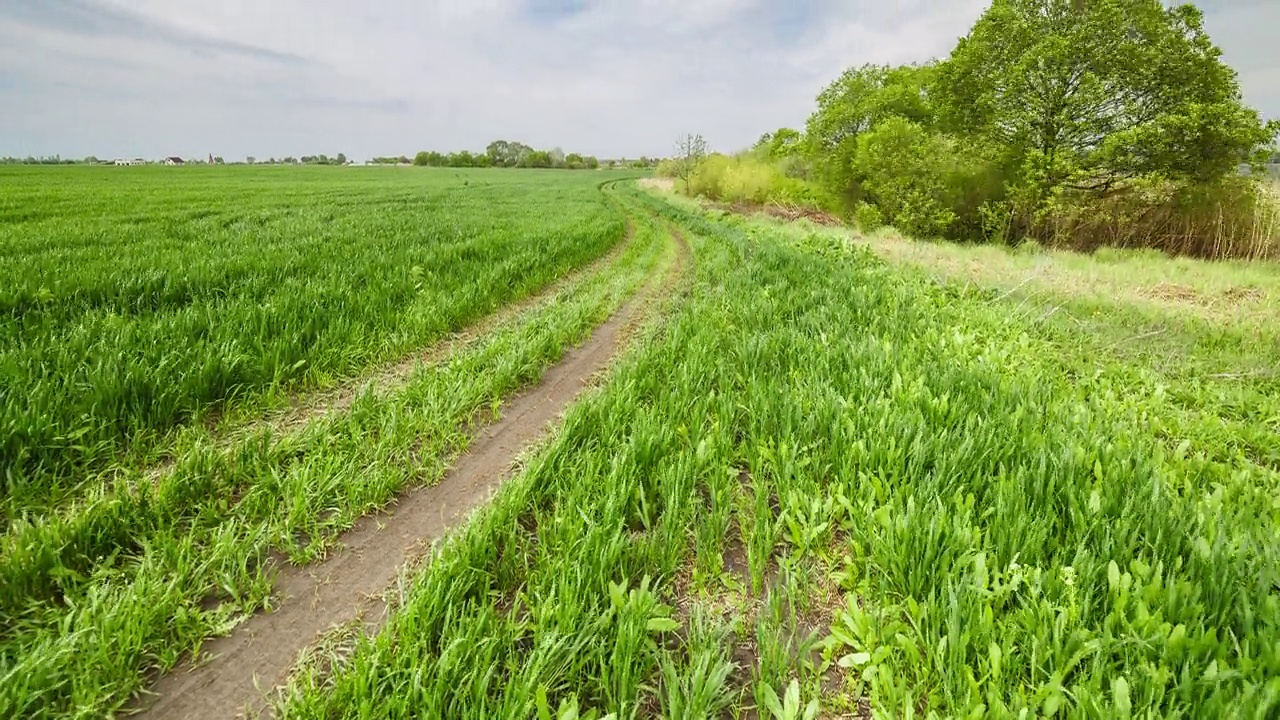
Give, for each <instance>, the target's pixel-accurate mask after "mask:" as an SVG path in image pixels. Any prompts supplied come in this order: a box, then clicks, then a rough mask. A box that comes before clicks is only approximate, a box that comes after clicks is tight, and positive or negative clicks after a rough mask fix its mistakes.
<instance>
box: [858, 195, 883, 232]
mask: <svg viewBox="0 0 1280 720" xmlns="http://www.w3.org/2000/svg"><path fill="white" fill-rule="evenodd" d="M853 220H854V222H856V223H857V225H858V229H859V230H861V231H862V232H872V231H875V230H877V229H879V228H880V227H881V226H883V225H884V215H883V214H881V212H880V208H878V207H876V206H875V205H872V204H871V203H865V202H862V203H858V207H857V209H855V210H854V211H853Z"/></svg>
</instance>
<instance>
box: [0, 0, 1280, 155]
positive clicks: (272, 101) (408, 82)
mask: <svg viewBox="0 0 1280 720" xmlns="http://www.w3.org/2000/svg"><path fill="white" fill-rule="evenodd" d="M986 4H987V0H217V1H216V2H209V0H0V156H4V155H11V156H26V155H53V154H60V155H62V156H64V157H83V156H86V155H91V154H92V155H96V156H99V157H103V158H111V157H134V156H140V157H148V158H155V157H163V156H166V155H175V154H176V155H184V156H198V157H204V156H206V155H208V154H214V155H220V156H223V157H225V158H227V159H228V160H232V159H242V158H244V157H246V156H256V157H259V158H267V157H272V156H274V157H283V156H286V155H295V156H296V155H304V154H306V155H314V154H320V153H325V154H328V155H336V154H338V153H339V152H342V153H345V154H346V155H347V156H348V157H350V158H354V159H364V158H368V157H371V156H375V155H400V154H408V155H412V154H413V153H414V152H416V151H418V150H425V149H431V150H441V151H452V150H464V149H466V150H482V149H483V148H484V147H485V146H486V145H487V144H488V143H489V142H490V141H491V140H496V139H507V140H515V141H520V142H524V143H526V144H528V145H532V146H534V147H539V148H552V147H561V148H563V149H564V150H565V151H567V152H580V153H583V154H591V155H596V156H599V157H609V158H617V157H638V156H640V155H650V156H665V155H669V154H671V152H672V148H673V146H674V143H675V139H676V138H677V137H679V136H680V135H682V134H684V133H689V132H694V133H701V134H703V135H704V136H705V137H706V138H707V141H708V143H709V144H710V145H711V147H712V148H714V149H717V150H724V151H732V150H737V149H740V148H743V147H746V146H748V145H750V144H751V143H752V142H753V141H754V140H755V139H756V138H757V137H759V135H760V134H761V133H763V132H766V131H769V130H773V129H775V128H778V127H783V126H788V127H802V126H803V124H804V120H805V118H806V117H807V116H808V115H809V113H810V112H811V111H812V110H813V107H814V98H815V97H816V96H817V94H818V92H820V91H821V89H822V88H823V87H824V86H825V85H826V84H828V83H829V82H831V81H832V80H833V79H835V78H836V77H837V76H838V75H839V74H840V73H841V72H842V71H843V70H844V69H845V68H848V67H851V66H855V65H861V64H863V63H868V62H870V63H905V62H916V61H921V62H922V61H926V60H928V59H930V58H933V57H940V56H945V55H946V54H947V53H948V52H950V50H951V48H952V47H953V46H954V44H955V41H956V39H957V38H958V37H960V36H962V35H964V34H965V33H966V32H967V31H968V29H969V27H970V26H971V25H972V24H973V22H974V20H976V19H977V17H978V16H979V15H980V14H981V12H982V10H983V9H984V7H985V6H986ZM1199 4H1200V6H1201V7H1202V8H1203V9H1204V10H1205V13H1206V25H1207V27H1208V30H1209V33H1210V35H1211V37H1212V38H1213V39H1214V40H1215V42H1216V43H1217V44H1218V45H1219V46H1220V47H1221V48H1222V49H1223V51H1224V55H1225V59H1226V60H1227V62H1228V63H1230V64H1231V65H1232V66H1233V67H1235V68H1236V70H1237V71H1238V72H1239V73H1240V81H1241V85H1242V87H1243V90H1244V94H1245V100H1246V102H1248V103H1249V104H1251V105H1253V106H1254V107H1257V108H1258V109H1260V110H1262V111H1263V114H1264V115H1265V116H1267V117H1273V118H1280V52H1276V50H1275V38H1274V28H1277V27H1280V2H1276V0H1202V1H1201V2H1200V3H1199Z"/></svg>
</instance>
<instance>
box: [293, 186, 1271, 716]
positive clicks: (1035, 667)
mask: <svg viewBox="0 0 1280 720" xmlns="http://www.w3.org/2000/svg"><path fill="white" fill-rule="evenodd" d="M645 202H649V203H652V204H653V207H655V209H657V210H659V211H661V212H663V213H665V214H666V215H667V216H668V217H669V218H670V219H671V220H673V221H674V222H676V223H678V224H679V225H680V226H681V227H682V228H683V229H684V231H685V232H686V233H687V234H688V236H689V238H690V240H691V241H692V242H693V245H694V248H695V251H696V256H697V259H698V279H697V282H696V284H695V286H694V288H693V289H692V291H691V295H690V297H689V298H688V299H687V301H686V303H685V305H684V306H683V307H682V308H681V309H679V310H678V311H677V312H676V314H675V316H674V317H673V318H672V319H671V321H670V322H669V323H668V324H667V325H666V326H665V327H664V328H662V329H660V330H656V331H654V334H653V335H652V336H651V337H650V338H649V339H648V341H647V342H645V343H643V344H642V346H641V349H640V350H638V351H637V352H636V353H634V354H633V355H632V356H631V357H630V358H629V359H627V361H625V362H624V363H622V365H621V366H620V367H618V368H617V369H616V370H615V372H614V374H613V375H612V377H611V379H610V382H609V384H608V386H607V387H606V388H604V389H603V390H602V391H601V392H599V393H598V394H596V395H594V396H593V397H591V398H589V399H588V400H586V401H585V402H583V403H582V404H581V405H580V406H579V407H578V408H577V409H576V410H575V411H574V412H573V413H572V414H571V415H570V417H569V418H568V419H567V421H566V423H565V426H564V428H563V429H562V431H561V432H560V433H559V435H558V436H557V437H556V439H555V440H554V441H553V442H552V443H551V444H550V445H549V447H547V448H546V449H545V451H544V452H542V453H540V454H539V455H538V456H537V457H536V458H535V459H534V460H532V462H531V464H530V466H529V467H528V468H527V470H526V471H525V472H524V473H523V474H522V475H521V476H520V477H518V478H517V479H515V480H514V481H512V482H511V483H509V484H508V485H507V486H506V487H505V488H504V490H503V491H502V492H501V494H500V495H499V497H498V498H497V499H496V500H495V502H494V503H493V504H492V505H491V507H490V508H489V509H488V510H487V511H486V512H485V513H484V514H483V515H482V516H481V517H479V518H478V519H477V520H475V521H474V522H473V523H472V524H470V525H469V526H468V527H467V528H466V530H465V531H463V532H461V533H459V534H458V535H457V536H456V537H454V538H453V539H452V541H450V542H448V543H446V544H445V545H444V546H443V547H441V548H440V549H439V550H438V553H437V555H436V556H435V557H434V559H433V561H432V562H431V563H430V565H428V566H427V567H425V568H424V569H422V570H421V571H420V572H419V573H417V574H416V576H415V577H413V578H412V582H411V583H409V584H408V587H407V589H406V590H405V591H404V593H403V596H402V597H401V598H400V601H399V602H400V609H399V611H398V612H397V613H396V614H395V615H394V616H393V617H392V619H391V621H390V623H389V624H388V625H387V627H386V628H385V629H384V631H383V632H382V633H381V634H380V635H379V636H378V637H376V638H373V639H370V640H368V641H365V642H363V643H361V644H360V645H359V646H358V647H357V648H356V649H355V650H354V652H353V653H352V654H351V655H350V657H348V658H346V659H345V660H344V661H343V662H341V663H339V665H338V666H337V667H336V668H335V669H334V671H333V672H319V671H313V672H309V673H302V674H301V675H300V676H299V677H298V679H297V680H296V681H295V684H294V685H293V687H292V688H291V690H290V692H289V694H288V695H287V697H286V699H285V700H284V701H283V702H282V705H281V707H280V713H281V714H282V715H283V716H286V717H307V718H309V717H352V718H355V717H369V718H372V717H390V716H401V715H408V714H415V713H416V714H422V715H428V716H439V717H477V718H479V717H528V716H531V715H538V716H540V717H575V716H579V715H586V716H592V714H595V715H599V714H601V713H612V714H615V715H616V716H617V717H634V716H650V715H666V716H683V717H690V716H699V715H704V714H705V715H719V716H734V717H742V716H746V714H748V713H756V714H758V716H761V717H773V718H798V717H812V714H811V713H816V712H823V713H827V714H828V715H831V716H835V715H838V714H840V713H848V714H853V713H859V712H864V711H873V712H874V713H876V714H877V715H879V716H885V717H915V716H919V717H925V716H940V717H957V716H959V717H1019V716H1030V715H1032V714H1035V715H1043V716H1061V715H1072V716H1087V717H1131V716H1157V717H1266V716H1269V715H1270V714H1274V712H1275V711H1276V710H1277V708H1278V707H1280V704H1278V703H1280V597H1278V596H1277V595H1276V588H1277V587H1278V586H1280V584H1278V583H1280V571H1277V568H1278V567H1280V548H1278V547H1277V543H1276V540H1275V538H1276V530H1277V527H1276V523H1277V520H1278V519H1280V504H1277V501H1276V500H1275V498H1276V495H1275V489H1276V487H1277V483H1276V481H1277V480H1278V479H1280V476H1278V475H1277V472H1276V469H1275V468H1274V467H1267V466H1266V465H1265V464H1261V463H1257V462H1253V461H1251V460H1249V459H1247V458H1241V457H1239V456H1237V455H1234V454H1230V453H1226V454H1224V453H1216V452H1212V450H1213V448H1207V450H1208V451H1204V452H1202V450H1206V448H1193V447H1191V446H1190V445H1189V444H1188V443H1186V442H1185V439H1184V438H1178V437H1162V436H1161V435H1160V433H1159V432H1153V431H1152V430H1153V426H1154V427H1161V426H1162V425H1164V424H1165V421H1166V420H1167V419H1168V418H1177V417H1178V416H1179V414H1180V413H1182V412H1183V411H1184V408H1183V407H1182V405H1183V403H1184V400H1182V399H1179V398H1175V397H1172V396H1171V395H1170V394H1169V393H1158V392H1157V393H1147V392H1144V391H1143V386H1142V385H1141V384H1137V385H1134V386H1132V387H1130V386H1127V385H1126V384H1125V381H1127V380H1128V379H1129V378H1130V377H1131V375H1130V373H1129V371H1128V370H1126V369H1125V367H1124V364H1126V363H1129V364H1131V367H1132V369H1133V372H1136V373H1139V374H1140V375H1141V373H1144V372H1146V370H1147V368H1144V367H1143V366H1142V365H1141V363H1140V361H1139V360H1138V359H1136V358H1133V357H1124V358H1120V357H1117V356H1106V357H1105V358H1103V359H1101V361H1102V362H1108V363H1111V364H1112V365H1119V366H1121V367H1119V368H1118V369H1116V370H1114V372H1112V373H1111V374H1107V373H1102V374H1100V375H1096V376H1091V377H1084V378H1082V377H1080V376H1079V375H1078V374H1077V370H1078V367H1077V366H1076V364H1075V363H1076V362H1077V361H1081V357H1080V356H1081V352H1080V351H1077V353H1076V354H1075V355H1072V356H1070V357H1068V358H1066V360H1067V361H1066V362H1064V361H1063V358H1062V356H1061V355H1060V351H1061V349H1062V346H1061V344H1060V343H1061V342H1062V341H1063V336H1060V335H1059V334H1057V333H1058V332H1059V329H1058V328H1056V327H1054V326H1045V325H1043V324H1040V323H1037V321H1036V319H1035V318H1036V317H1038V316H1032V317H1027V316H1026V315H1025V314H1024V313H1021V312H1018V311H1017V309H1018V305H1017V303H1016V302H1014V303H1011V302H1010V298H1009V297H1008V296H1004V297H1002V295H1004V293H1000V292H997V291H994V290H984V289H980V288H966V287H965V286H964V285H956V284H953V283H939V282H937V281H936V279H935V278H934V277H931V276H930V275H929V274H927V273H923V272H919V271H916V270H911V269H903V268H894V267H890V266H887V265H885V264H884V263H883V262H882V261H880V260H878V259H877V258H876V257H875V256H873V255H872V254H871V253H870V252H868V251H867V250H865V249H861V248H859V247H857V246H855V245H852V244H850V243H848V242H847V241H845V240H843V239H840V238H833V237H830V236H824V235H821V234H819V233H807V234H804V235H803V236H801V237H795V236H792V235H789V234H788V233H786V232H783V231H781V230H780V229H779V228H778V227H776V226H773V225H770V224H769V223H762V222H759V221H750V220H743V219H740V218H732V217H720V218H718V219H708V218H707V217H704V216H703V215H701V214H697V213H694V212H691V211H689V210H688V209H687V208H682V207H678V206H672V205H667V204H664V203H663V201H660V200H645ZM1076 337H1080V335H1079V333H1077V335H1076ZM1195 400H1196V399H1195V398H1193V399H1192V402H1194V401H1195ZM1166 427H1172V428H1174V432H1175V433H1176V432H1178V431H1179V430H1178V427H1179V426H1178V425H1177V423H1173V422H1170V423H1168V425H1167V426H1166ZM1225 432H1226V433H1227V435H1230V434H1231V432H1232V430H1231V429H1230V428H1228V430H1227V431H1225ZM1224 437H1225V436H1224ZM1196 440H1197V441H1198V442H1214V439H1213V438H1212V437H1211V436H1206V435H1198V436H1196ZM739 561H740V562H739ZM741 565H745V569H742V568H741ZM815 703H816V705H817V707H814V706H815Z"/></svg>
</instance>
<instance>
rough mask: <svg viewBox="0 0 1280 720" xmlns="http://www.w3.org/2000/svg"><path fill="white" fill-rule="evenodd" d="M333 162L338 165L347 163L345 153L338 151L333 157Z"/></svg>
mask: <svg viewBox="0 0 1280 720" xmlns="http://www.w3.org/2000/svg"><path fill="white" fill-rule="evenodd" d="M334 163H336V164H338V165H346V164H347V155H346V153H338V157H337V158H335V159H334Z"/></svg>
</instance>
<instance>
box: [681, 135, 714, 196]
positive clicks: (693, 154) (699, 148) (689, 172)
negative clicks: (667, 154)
mask: <svg viewBox="0 0 1280 720" xmlns="http://www.w3.org/2000/svg"><path fill="white" fill-rule="evenodd" d="M706 156H707V141H706V140H704V139H703V138H702V136H701V135H693V134H687V135H685V136H684V137H682V138H680V139H679V140H677V141H676V156H675V158H674V160H675V162H674V167H673V175H674V176H675V177H676V178H679V179H680V180H683V181H684V191H685V192H686V193H687V192H689V179H690V178H692V177H693V173H694V171H696V170H697V169H698V165H699V164H700V163H701V162H702V159H703V158H705V157H706Z"/></svg>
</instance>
